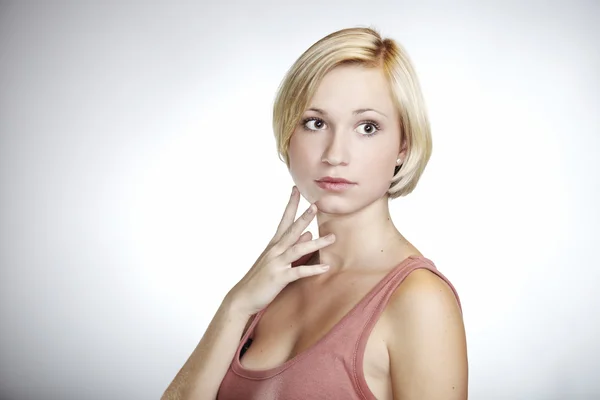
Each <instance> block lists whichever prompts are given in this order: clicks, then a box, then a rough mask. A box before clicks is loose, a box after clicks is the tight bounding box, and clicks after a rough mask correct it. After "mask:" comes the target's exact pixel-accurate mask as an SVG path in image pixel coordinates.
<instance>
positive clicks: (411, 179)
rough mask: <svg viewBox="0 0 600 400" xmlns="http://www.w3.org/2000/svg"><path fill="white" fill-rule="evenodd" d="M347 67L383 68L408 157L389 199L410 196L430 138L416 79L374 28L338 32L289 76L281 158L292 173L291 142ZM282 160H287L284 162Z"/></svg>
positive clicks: (280, 121) (276, 123) (277, 110)
mask: <svg viewBox="0 0 600 400" xmlns="http://www.w3.org/2000/svg"><path fill="white" fill-rule="evenodd" d="M342 64H356V65H362V66H365V67H370V68H382V70H383V72H384V73H385V76H386V77H387V79H388V81H389V83H390V89H391V92H392V98H393V100H394V102H395V103H396V106H397V107H398V111H399V115H400V136H401V137H400V139H401V144H403V143H404V142H405V141H406V143H405V144H406V146H407V152H406V156H405V158H404V160H403V163H402V165H401V167H399V168H398V167H396V171H395V174H394V176H393V178H392V183H391V184H390V188H389V189H388V195H389V198H391V199H393V198H396V197H399V196H405V195H407V194H409V193H410V192H412V191H413V189H414V188H415V187H416V185H417V182H418V180H419V178H420V177H421V174H422V173H423V170H424V169H425V166H426V165H427V162H428V161H429V157H430V156H431V132H430V125H429V120H428V118H427V113H426V110H425V103H424V100H423V95H422V93H421V88H420V85H419V82H418V80H417V76H416V73H415V71H414V69H413V66H412V64H411V62H410V60H409V58H408V55H407V54H406V52H405V50H404V49H403V48H402V47H401V46H400V45H399V44H398V43H396V42H395V41H394V40H392V39H389V38H388V39H382V38H381V36H380V35H379V33H378V32H377V31H375V30H374V29H373V28H349V29H342V30H340V31H337V32H334V33H332V34H330V35H328V36H326V37H324V38H323V39H321V40H319V41H318V42H316V43H315V44H313V45H312V46H311V47H310V48H309V49H308V50H306V51H305V52H304V53H303V54H302V55H301V56H300V58H298V60H296V62H295V63H294V65H292V67H291V68H290V69H289V71H288V72H287V74H286V75H285V77H284V79H283V81H282V83H281V85H280V86H279V90H278V92H277V96H276V98H275V104H274V107H273V130H274V133H275V140H276V144H277V150H278V153H279V158H280V159H281V160H282V161H283V162H285V164H286V165H287V167H288V168H289V167H290V165H289V157H288V148H289V143H290V138H291V136H292V134H293V133H294V130H295V128H296V126H297V125H298V124H299V123H300V119H301V118H302V115H303V113H304V112H305V111H306V108H307V107H308V106H309V102H310V100H311V99H312V97H313V96H314V94H315V92H316V90H317V87H318V86H319V84H320V82H321V80H322V79H323V77H324V76H325V74H327V72H329V71H330V70H331V69H333V68H334V67H336V66H338V65H342ZM282 157H283V158H282Z"/></svg>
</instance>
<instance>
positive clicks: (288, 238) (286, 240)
mask: <svg viewBox="0 0 600 400" xmlns="http://www.w3.org/2000/svg"><path fill="white" fill-rule="evenodd" d="M316 213H317V206H316V205H314V204H311V205H309V207H308V208H307V209H306V210H305V211H304V213H302V215H301V216H300V217H299V218H298V219H297V220H296V221H295V222H294V223H293V224H292V225H291V226H290V227H288V229H287V230H286V231H285V232H284V234H283V235H282V236H281V238H280V239H279V241H278V242H277V243H276V244H275V246H276V248H277V252H278V253H279V254H281V253H283V252H284V251H286V250H287V249H288V248H289V247H290V246H292V245H293V244H294V243H296V241H297V240H298V239H299V238H300V235H301V234H302V232H304V231H305V230H306V228H308V225H309V224H310V222H311V221H312V220H313V218H314V217H315V215H316Z"/></svg>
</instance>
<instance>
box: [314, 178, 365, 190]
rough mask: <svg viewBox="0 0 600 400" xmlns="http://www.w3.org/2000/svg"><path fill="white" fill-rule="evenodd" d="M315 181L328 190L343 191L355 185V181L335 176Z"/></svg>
mask: <svg viewBox="0 0 600 400" xmlns="http://www.w3.org/2000/svg"><path fill="white" fill-rule="evenodd" d="M315 182H316V183H317V186H319V187H320V188H321V189H324V190H328V191H331V192H343V191H344V190H347V189H349V188H350V187H352V186H353V185H355V183H354V182H350V181H349V180H347V179H344V178H333V177H331V176H327V177H325V178H321V179H319V180H317V181H315Z"/></svg>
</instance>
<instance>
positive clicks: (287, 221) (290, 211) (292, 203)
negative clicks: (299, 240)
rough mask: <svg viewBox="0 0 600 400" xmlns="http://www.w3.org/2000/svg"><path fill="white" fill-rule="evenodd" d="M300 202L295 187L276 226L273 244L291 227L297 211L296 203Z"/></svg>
mask: <svg viewBox="0 0 600 400" xmlns="http://www.w3.org/2000/svg"><path fill="white" fill-rule="evenodd" d="M299 202H300V195H299V193H298V189H297V188H296V186H294V187H293V188H292V194H291V195H290V200H289V201H288V204H287V206H286V207H285V211H284V213H283V216H282V218H281V221H280V222H279V225H278V226H277V231H276V232H275V236H274V237H273V242H278V241H279V239H281V237H282V236H283V234H284V233H285V231H286V230H288V228H289V227H290V226H291V225H292V223H293V222H294V219H295V217H296V212H297V211H298V203H299Z"/></svg>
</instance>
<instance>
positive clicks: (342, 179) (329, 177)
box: [317, 176, 354, 184]
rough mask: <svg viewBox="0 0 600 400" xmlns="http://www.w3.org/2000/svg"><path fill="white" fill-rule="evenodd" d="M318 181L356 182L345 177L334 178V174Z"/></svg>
mask: <svg viewBox="0 0 600 400" xmlns="http://www.w3.org/2000/svg"><path fill="white" fill-rule="evenodd" d="M317 182H329V183H349V184H351V183H354V182H350V181H349V180H347V179H344V178H334V177H333V176H324V177H323V178H321V179H317Z"/></svg>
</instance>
